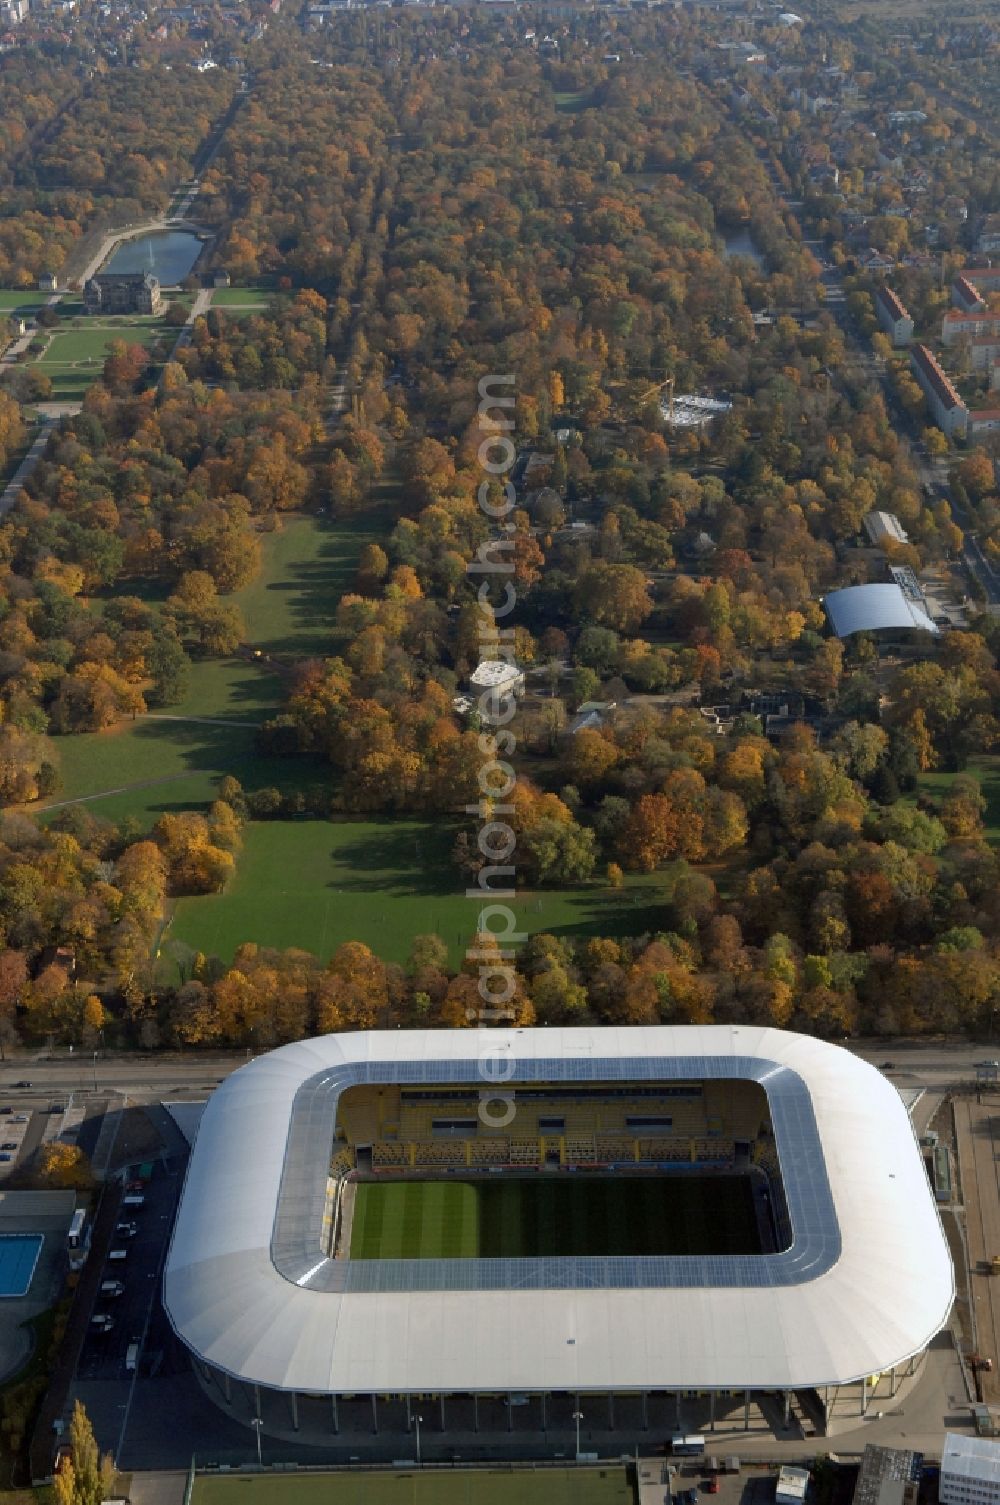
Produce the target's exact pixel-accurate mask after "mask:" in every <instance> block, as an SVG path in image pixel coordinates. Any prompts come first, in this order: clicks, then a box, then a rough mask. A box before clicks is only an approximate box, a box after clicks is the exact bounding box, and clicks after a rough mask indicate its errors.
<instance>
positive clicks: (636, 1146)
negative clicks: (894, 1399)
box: [164, 1026, 964, 1505]
mask: <svg viewBox="0 0 1000 1505" xmlns="http://www.w3.org/2000/svg"><path fill="white" fill-rule="evenodd" d="M497 1082H502V1084H503V1085H502V1086H497V1085H495V1084H496V1083H497ZM581 1170H587V1171H588V1172H589V1173H590V1174H588V1175H580V1174H578V1172H580V1171H581ZM602 1172H603V1173H604V1174H602ZM404 1183H405V1184H404ZM396 1197H403V1198H405V1200H406V1207H407V1213H406V1217H405V1218H404V1217H396V1218H395V1221H394V1220H393V1215H391V1204H392V1199H393V1198H396ZM497 1198H500V1199H501V1200H502V1201H503V1202H504V1204H505V1206H507V1207H508V1209H512V1210H509V1211H508V1214H507V1217H506V1221H504V1220H503V1219H500V1220H499V1221H494V1222H492V1223H491V1221H490V1216H488V1215H487V1214H488V1211H489V1208H490V1207H491V1206H495V1204H496V1200H497ZM594 1198H596V1199H597V1200H596V1201H587V1208H588V1209H589V1211H588V1212H587V1216H586V1217H585V1218H583V1219H580V1218H578V1217H575V1216H573V1217H570V1216H568V1215H567V1214H566V1209H567V1208H570V1209H575V1210H576V1211H577V1212H579V1210H580V1208H581V1206H582V1202H581V1199H583V1200H585V1201H586V1200H587V1199H594ZM692 1198H694V1199H695V1200H696V1201H697V1202H698V1203H699V1207H700V1206H701V1202H702V1199H703V1200H704V1204H705V1206H706V1207H707V1206H708V1205H709V1204H711V1206H712V1207H714V1208H715V1209H716V1210H718V1211H719V1212H720V1213H723V1214H724V1218H725V1219H727V1220H728V1222H727V1227H726V1232H725V1235H724V1236H723V1234H722V1233H721V1232H720V1230H719V1228H718V1227H717V1225H716V1223H715V1221H713V1219H710V1218H703V1217H689V1216H685V1215H684V1212H683V1209H684V1208H685V1207H690V1205H691V1199H692ZM448 1199H452V1200H451V1201H449V1200H448ZM511 1199H513V1201H512V1200H511ZM713 1199H714V1200H713ZM719 1199H721V1200H719ZM452 1202H453V1203H454V1206H455V1207H456V1208H460V1207H461V1208H464V1209H465V1212H464V1213H462V1214H461V1215H459V1216H457V1217H455V1218H450V1217H445V1216H444V1214H443V1212H442V1209H443V1208H444V1207H445V1206H448V1207H451V1206H452ZM528 1202H531V1203H532V1204H533V1205H534V1207H535V1216H534V1219H533V1220H532V1219H531V1218H528V1217H525V1216H519V1215H518V1209H519V1208H523V1207H524V1206H526V1205H527V1203H528ZM376 1203H377V1204H378V1206H377V1216H375V1215H374V1213H373V1208H375V1207H376ZM599 1204H600V1206H601V1207H603V1208H604V1209H605V1211H604V1214H603V1217H599V1216H596V1214H595V1216H593V1217H592V1216H591V1215H590V1214H591V1213H593V1212H594V1209H596V1208H598V1205H599ZM633 1205H634V1206H635V1207H636V1208H638V1209H640V1211H639V1214H638V1215H637V1216H636V1217H634V1218H633V1217H631V1216H630V1211H631V1209H632V1207H633ZM540 1206H544V1207H545V1208H547V1213H546V1215H545V1216H540V1215H539V1214H538V1208H539V1207H540ZM560 1209H561V1210H560ZM649 1209H654V1211H655V1210H656V1209H658V1212H656V1216H657V1217H659V1219H660V1224H659V1225H657V1227H653V1226H652V1225H653V1223H655V1222H656V1217H652V1216H651V1214H650V1212H649ZM425 1212H426V1218H425V1217H424V1214H425ZM463 1217H465V1221H464V1222H463ZM477 1219H478V1221H477ZM953 1296H954V1278H953V1271H952V1265H951V1260H950V1257H949V1253H948V1248H947V1244H946V1242H945V1238H944V1235H943V1232H942V1228H941V1224H940V1221H939V1218H938V1212H937V1208H936V1206H935V1203H934V1200H933V1198H932V1196H931V1191H930V1187H929V1183H928V1180H927V1176H926V1173H925V1171H924V1167H923V1163H922V1161H921V1158H920V1153H919V1149H918V1146H917V1142H916V1139H915V1137H914V1134H913V1130H912V1127H911V1124H910V1120H909V1117H908V1115H907V1112H906V1109H905V1107H904V1105H903V1103H902V1101H901V1099H900V1097H899V1094H898V1093H897V1091H896V1089H895V1088H894V1087H893V1086H892V1084H891V1083H890V1082H888V1081H887V1080H886V1079H885V1077H884V1076H882V1074H881V1073H880V1072H878V1071H876V1070H875V1069H874V1068H873V1067H872V1066H870V1065H868V1064H867V1063H866V1062H864V1061H862V1060H860V1059H859V1058H858V1057H856V1056H854V1055H852V1054H850V1053H849V1052H848V1051H845V1050H842V1049H840V1048H838V1047H836V1046H833V1045H830V1044H827V1043H825V1042H823V1041H820V1040H816V1039H811V1038H808V1037H806V1036H803V1035H795V1034H790V1033H787V1032H784V1031H780V1030H774V1029H761V1028H756V1027H735V1026H705V1027H683V1028H659V1027H657V1028H633V1029H523V1030H500V1029H496V1030H457V1029H456V1030H441V1031H437V1030H429V1031H423V1030H413V1031H401V1030H400V1031H392V1032H384V1033H358V1034H342V1035H326V1036H323V1037H321V1038H318V1039H313V1040H303V1041H300V1042H297V1043H296V1044H293V1045H287V1046H284V1047H282V1048H281V1049H279V1050H274V1051H272V1052H270V1053H269V1054H267V1055H264V1056H261V1057H258V1058H257V1059H256V1060H255V1061H253V1062H252V1063H250V1064H249V1065H247V1066H245V1067H243V1068H242V1069H241V1070H239V1071H237V1072H236V1073H235V1074H234V1075H233V1076H231V1077H229V1078H228V1079H227V1080H226V1082H225V1083H224V1084H223V1085H222V1086H220V1088H219V1089H218V1091H217V1092H215V1093H214V1094H213V1096H212V1098H211V1100H210V1102H209V1104H208V1107H207V1109H206V1111H205V1114H204V1117H203V1119H202V1122H201V1127H200V1130H199V1134H198V1139H197V1142H196V1144H195V1148H194V1152H193V1155H192V1158H191V1161H190V1164H189V1168H188V1173H187V1179H186V1182H185V1186H184V1192H183V1196H182V1199H181V1204H180V1209H179V1212H178V1216H177V1222H176V1226H175V1228H174V1231H173V1235H172V1239H171V1243H170V1247H169V1252H168V1256H167V1262H166V1270H165V1275H164V1304H165V1308H166V1311H167V1314H168V1316H169V1319H170V1321H171V1323H172V1325H173V1328H174V1331H175V1332H176V1334H177V1336H178V1337H179V1339H180V1340H181V1342H182V1343H183V1344H184V1345H185V1346H186V1348H187V1350H188V1351H189V1353H190V1355H191V1357H192V1360H193V1362H194V1366H195V1369H196V1372H197V1374H198V1375H199V1376H200V1378H201V1381H202V1383H203V1385H204V1387H205V1389H206V1391H207V1392H208V1394H209V1395H210V1396H211V1397H212V1399H213V1400H214V1401H215V1402H216V1403H217V1404H219V1405H220V1406H222V1407H223V1408H224V1409H226V1410H227V1411H228V1412H229V1414H230V1415H232V1416H234V1417H236V1418H237V1419H239V1420H241V1421H243V1422H245V1423H249V1422H250V1421H251V1420H252V1419H253V1418H254V1417H257V1418H260V1419H261V1420H262V1423H263V1426H264V1429H265V1431H268V1430H273V1431H281V1430H283V1431H286V1432H287V1431H289V1430H292V1429H299V1428H300V1427H302V1428H304V1429H305V1430H307V1431H309V1432H312V1431H314V1430H315V1429H316V1428H320V1429H322V1430H323V1431H324V1433H325V1435H326V1436H327V1437H329V1436H330V1435H331V1434H333V1433H335V1432H337V1430H338V1429H339V1428H340V1426H341V1425H342V1422H343V1418H344V1416H345V1414H346V1413H345V1406H347V1407H349V1408H353V1409H351V1410H350V1415H351V1416H352V1417H353V1418H354V1420H352V1421H351V1422H350V1425H351V1426H353V1427H355V1428H356V1427H357V1425H358V1423H357V1419H356V1418H357V1407H358V1406H359V1405H361V1406H363V1408H364V1415H365V1416H366V1417H367V1418H368V1419H367V1422H366V1425H367V1426H368V1427H369V1428H370V1429H371V1430H372V1431H378V1430H379V1429H380V1428H381V1429H383V1430H387V1431H389V1430H392V1429H399V1430H403V1429H404V1428H406V1429H409V1428H410V1427H411V1426H412V1423H413V1418H414V1415H415V1412H414V1404H415V1402H416V1401H417V1399H418V1398H419V1406H420V1408H421V1415H422V1419H424V1420H425V1424H426V1426H427V1427H431V1426H433V1428H434V1429H435V1430H437V1428H438V1417H440V1431H441V1432H444V1431H446V1430H447V1429H448V1428H449V1427H453V1428H455V1429H460V1428H461V1429H467V1430H469V1431H471V1430H472V1429H473V1428H475V1430H477V1431H478V1430H479V1429H480V1428H481V1427H483V1428H484V1429H490V1428H503V1429H504V1430H510V1429H512V1428H513V1427H514V1426H515V1424H516V1426H517V1428H518V1429H519V1430H520V1429H523V1428H525V1427H528V1428H530V1429H532V1430H536V1431H537V1430H538V1429H539V1428H541V1429H542V1430H544V1429H545V1428H546V1427H547V1426H556V1425H558V1426H559V1427H562V1428H565V1429H570V1428H571V1426H572V1421H571V1419H570V1418H571V1417H572V1415H573V1412H574V1411H581V1410H582V1412H583V1414H584V1415H585V1416H587V1418H588V1422H587V1425H588V1428H594V1427H597V1428H600V1427H602V1426H603V1425H604V1421H603V1417H604V1416H605V1415H606V1416H607V1418H608V1422H607V1424H608V1426H609V1428H610V1429H612V1430H613V1429H614V1426H615V1420H614V1417H615V1409H616V1407H617V1408H618V1414H619V1417H620V1419H621V1420H622V1423H623V1424H625V1423H626V1411H627V1418H628V1421H627V1424H629V1425H634V1426H636V1427H638V1426H639V1425H643V1426H648V1425H649V1416H650V1414H651V1413H652V1414H654V1415H655V1416H659V1415H660V1414H661V1413H662V1415H663V1416H664V1417H666V1415H667V1413H668V1409H669V1415H670V1418H671V1423H670V1429H673V1426H674V1425H675V1424H674V1422H673V1417H674V1408H675V1407H676V1408H677V1416H678V1418H679V1415H680V1407H681V1406H682V1405H683V1406H684V1407H685V1408H693V1407H694V1406H695V1405H696V1404H697V1405H698V1406H700V1407H701V1408H703V1410H704V1412H705V1416H704V1420H703V1421H702V1420H701V1417H700V1414H699V1423H700V1424H704V1425H706V1426H708V1427H709V1428H711V1427H712V1426H714V1418H715V1415H716V1405H717V1403H718V1404H720V1405H722V1406H723V1407H724V1408H725V1409H727V1410H732V1409H733V1408H734V1407H736V1408H740V1409H742V1408H743V1407H744V1406H745V1416H746V1421H745V1425H748V1424H749V1416H750V1405H751V1398H752V1394H753V1392H755V1391H770V1392H774V1391H779V1392H782V1393H783V1394H784V1396H785V1405H786V1409H787V1406H788V1404H789V1397H790V1395H791V1393H792V1392H794V1391H797V1390H811V1391H814V1392H817V1397H816V1401H817V1405H818V1407H819V1408H820V1409H821V1411H824V1410H825V1415H826V1417H827V1419H828V1421H829V1418H830V1415H831V1411H832V1410H833V1409H834V1408H837V1410H838V1413H840V1412H842V1411H843V1408H844V1406H846V1405H847V1404H848V1401H847V1398H846V1397H845V1394H844V1393H843V1392H842V1390H841V1387H845V1386H846V1387H852V1388H851V1389H850V1391H849V1392H848V1395H849V1396H850V1402H849V1404H850V1406H851V1408H852V1413H853V1415H854V1416H855V1417H856V1416H857V1415H859V1414H865V1412H866V1411H867V1407H868V1405H869V1403H870V1400H871V1386H872V1384H873V1383H874V1382H875V1381H874V1380H873V1377H876V1379H877V1382H878V1384H879V1387H880V1388H879V1396H880V1397H881V1395H883V1394H885V1395H886V1396H888V1395H892V1394H895V1391H896V1386H897V1381H898V1378H899V1376H900V1375H901V1374H904V1373H912V1372H913V1371H914V1369H915V1367H916V1366H917V1365H918V1364H919V1362H920V1359H921V1357H922V1355H923V1353H924V1351H925V1349H926V1348H927V1345H928V1344H929V1343H930V1341H931V1339H932V1338H933V1337H934V1336H935V1334H936V1333H938V1332H939V1331H940V1330H941V1328H942V1327H943V1326H944V1325H945V1323H946V1322H947V1320H948V1316H949V1313H950V1310H951V1306H952V1300H953ZM692 1393H699V1394H700V1399H698V1400H697V1401H696V1400H695V1399H684V1400H683V1401H682V1399H681V1397H682V1396H685V1395H687V1396H691V1395H692ZM657 1408H659V1410H658V1409H657ZM685 1419H686V1420H687V1421H688V1423H689V1424H690V1420H691V1418H690V1416H688V1417H686V1418H685ZM852 1425H856V1422H852ZM397 1456H409V1455H408V1454H397ZM942 1498H944V1497H942ZM962 1505H964V1501H963V1502H962Z"/></svg>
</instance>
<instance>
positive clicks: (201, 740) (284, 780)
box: [32, 659, 323, 828]
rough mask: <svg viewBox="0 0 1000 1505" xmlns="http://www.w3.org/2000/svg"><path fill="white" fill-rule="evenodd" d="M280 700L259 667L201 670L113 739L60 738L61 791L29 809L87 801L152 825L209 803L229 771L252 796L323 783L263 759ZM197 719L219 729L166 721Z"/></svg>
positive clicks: (106, 735)
mask: <svg viewBox="0 0 1000 1505" xmlns="http://www.w3.org/2000/svg"><path fill="white" fill-rule="evenodd" d="M279 700H280V685H279V683H278V681H277V680H276V679H275V678H274V677H273V676H272V675H269V674H267V673H266V672H263V671H261V670H260V669H259V668H257V667H256V666H254V665H251V664H247V663H244V662H243V661H242V660H239V659H227V660H222V661H210V662H207V663H204V664H195V665H194V667H193V669H192V673H191V682H190V686H189V689H188V692H187V694H186V695H185V697H184V699H183V700H182V701H181V702H179V703H178V704H177V705H175V706H168V707H165V708H164V710H163V712H162V713H160V712H155V713H154V714H153V715H152V716H151V717H149V718H140V719H138V720H136V721H129V722H125V723H124V724H122V725H121V726H118V727H114V728H112V729H111V730H109V731H106V732H83V733H78V734H76V735H74V736H69V737H53V738H52V741H51V748H52V753H53V759H54V761H55V763H56V764H57V766H58V768H59V773H60V785H59V789H58V790H57V792H56V793H55V794H54V795H53V796H52V797H51V798H50V799H48V800H46V801H45V803H44V804H43V805H40V806H33V807H32V809H34V810H36V811H38V812H39V813H44V812H45V811H46V810H51V811H53V813H54V812H55V810H56V809H58V808H61V807H64V806H65V804H66V802H67V801H74V800H81V799H83V800H85V801H86V804H87V808H88V809H89V810H91V811H92V812H93V813H94V814H95V815H100V816H102V817H103V818H104V819H106V820H111V821H120V820H122V819H124V818H125V817H126V816H134V817H135V818H136V819H138V820H139V821H140V822H141V823H142V825H143V827H144V828H148V827H149V826H151V825H152V824H153V823H154V822H155V821H156V820H157V818H158V817H159V816H160V815H161V814H162V813H163V812H164V811H165V810H193V809H201V808H204V807H205V806H206V805H208V804H210V803H211V801H212V800H213V799H215V798H217V790H218V782H219V779H220V778H221V777H222V776H223V775H224V774H227V773H231V774H233V775H234V776H235V777H236V778H238V779H239V780H240V782H241V783H242V784H243V785H244V786H245V787H246V788H247V789H260V788H263V787H264V786H266V785H273V784H281V785H283V786H284V787H285V788H288V787H300V786H301V785H302V784H307V783H317V782H321V781H322V777H323V774H322V770H321V769H317V768H316V767H315V766H314V765H312V764H310V763H306V762H305V761H304V760H300V759H297V758H293V759H286V758H263V757H261V756H260V755H259V754H258V753H257V752H256V750H255V735H256V727H257V725H258V724H259V723H260V722H261V721H263V720H264V719H265V718H266V717H267V716H268V715H271V714H272V713H273V712H274V710H275V709H276V707H277V705H278V704H279ZM198 716H205V717H210V718H211V719H212V721H213V722H218V723H220V724H218V725H205V724H203V723H201V722H198V721H193V720H171V719H169V718H171V717H198ZM161 718H162V719H161Z"/></svg>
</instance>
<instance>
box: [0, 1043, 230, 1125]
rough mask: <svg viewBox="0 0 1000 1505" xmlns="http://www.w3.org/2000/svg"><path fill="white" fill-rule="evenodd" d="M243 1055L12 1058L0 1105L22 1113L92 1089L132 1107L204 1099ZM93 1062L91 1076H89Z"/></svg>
mask: <svg viewBox="0 0 1000 1505" xmlns="http://www.w3.org/2000/svg"><path fill="white" fill-rule="evenodd" d="M247 1058H248V1052H247V1051H245V1050H243V1051H239V1052H236V1053H230V1054H227V1055H219V1056H201V1055H198V1056H195V1055H190V1056H188V1055H180V1054H176V1055H175V1054H171V1055H167V1056H161V1055H156V1056H146V1057H142V1056H117V1055H114V1056H113V1055H102V1054H101V1053H100V1052H98V1054H97V1061H96V1063H95V1061H94V1053H93V1051H87V1050H83V1051H76V1052H74V1054H73V1055H72V1056H70V1055H68V1054H67V1053H65V1052H64V1053H61V1054H60V1056H59V1057H58V1058H56V1059H47V1058H46V1057H45V1056H44V1054H42V1053H39V1054H38V1055H37V1056H35V1057H31V1056H18V1057H17V1058H16V1059H14V1060H8V1061H6V1062H4V1063H3V1064H2V1065H0V1102H2V1103H3V1104H8V1103H9V1104H11V1105H13V1106H15V1107H19V1106H23V1107H24V1110H25V1112H27V1111H29V1110H30V1109H31V1108H33V1107H37V1106H38V1105H39V1104H40V1103H48V1102H49V1100H50V1099H51V1100H53V1101H55V1100H59V1101H65V1100H66V1099H67V1098H68V1097H69V1095H70V1094H71V1093H72V1094H74V1095H76V1096H80V1095H92V1094H93V1093H94V1091H95V1079H96V1084H97V1092H98V1093H99V1094H107V1093H108V1092H109V1091H113V1092H117V1093H121V1094H123V1095H124V1096H126V1097H128V1098H130V1099H131V1100H132V1101H133V1102H136V1103H153V1102H159V1101H160V1099H161V1098H164V1097H165V1098H173V1097H178V1096H181V1095H185V1096H189V1097H190V1096H194V1097H204V1096H205V1094H206V1093H207V1092H211V1091H212V1089H213V1088H214V1087H216V1086H217V1085H218V1083H219V1081H220V1080H224V1079H225V1078H226V1077H227V1076H228V1075H229V1074H230V1072H232V1071H235V1070H236V1069H237V1068H238V1067H239V1066H245V1065H246V1063H247ZM95 1064H96V1073H95ZM19 1081H30V1083H31V1086H30V1088H24V1087H15V1085H14V1084H15V1082H19Z"/></svg>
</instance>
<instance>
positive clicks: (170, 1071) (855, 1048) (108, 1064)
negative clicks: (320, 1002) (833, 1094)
mask: <svg viewBox="0 0 1000 1505" xmlns="http://www.w3.org/2000/svg"><path fill="white" fill-rule="evenodd" d="M843 1044H844V1048H845V1049H847V1050H850V1051H851V1052H852V1053H853V1054H854V1055H857V1056H859V1057H860V1058H861V1059H862V1060H864V1061H868V1062H869V1063H870V1064H871V1065H873V1066H883V1065H885V1066H887V1070H886V1075H887V1076H888V1077H889V1078H890V1080H891V1081H893V1082H895V1084H896V1085H897V1086H898V1087H899V1088H901V1089H904V1090H905V1089H914V1088H918V1087H919V1088H926V1089H929V1090H932V1091H938V1092H944V1091H945V1090H947V1089H948V1088H949V1087H951V1086H953V1085H958V1084H962V1083H968V1082H974V1081H975V1078H976V1071H975V1063H976V1062H977V1061H981V1060H983V1059H984V1057H992V1056H993V1055H994V1054H996V1055H997V1056H1000V1043H997V1044H982V1043H980V1044H967V1043H965V1042H960V1043H956V1042H953V1041H952V1042H941V1043H930V1042H923V1041H920V1042H917V1041H904V1042H901V1043H900V1042H896V1041H888V1042H887V1041H876V1042H870V1041H865V1042H863V1043H859V1044H851V1043H850V1042H848V1041H845V1042H843ZM250 1058H251V1052H250V1051H248V1050H246V1049H243V1050H237V1051H219V1052H217V1053H213V1054H211V1055H202V1054H200V1053H199V1054H194V1053H191V1054H186V1053H182V1052H171V1053H169V1054H168V1053H163V1052H158V1053H157V1054H156V1055H148V1056H142V1055H117V1054H101V1053H100V1052H98V1058H97V1062H96V1066H97V1073H96V1080H97V1091H98V1092H99V1093H107V1092H109V1091H112V1092H116V1093H121V1094H124V1095H125V1096H127V1097H128V1098H130V1099H131V1100H132V1101H133V1102H136V1103H150V1102H158V1101H159V1100H160V1099H161V1097H167V1098H172V1097H175V1096H188V1097H191V1096H194V1097H199V1096H204V1095H205V1094H206V1093H207V1092H211V1091H212V1090H213V1088H215V1087H216V1086H218V1084H219V1082H220V1081H224V1080H225V1078H226V1077H227V1076H228V1075H229V1074H230V1072H232V1071H236V1070H237V1069H238V1068H239V1067H240V1066H245V1065H246V1063H247V1061H248V1060H249V1059H250ZM889 1062H891V1063H892V1064H891V1067H889V1066H888V1063H889ZM94 1065H95V1063H94V1058H93V1052H91V1051H86V1050H84V1051H74V1053H73V1054H72V1055H70V1054H69V1053H68V1052H67V1051H66V1050H65V1049H60V1050H59V1052H58V1054H55V1053H53V1054H51V1055H50V1054H47V1053H46V1052H45V1051H38V1052H37V1053H35V1054H30V1053H27V1052H25V1053H19V1054H18V1055H17V1056H15V1057H13V1058H11V1059H9V1060H7V1061H5V1062H3V1063H0V1102H3V1103H11V1104H14V1105H18V1104H22V1103H23V1105H24V1107H25V1111H27V1110H28V1109H29V1108H30V1107H35V1106H37V1105H38V1104H39V1103H41V1102H43V1101H44V1102H46V1103H47V1102H48V1101H49V1099H53V1100H56V1099H65V1098H67V1097H68V1096H69V1094H70V1093H74V1094H76V1095H77V1096H78V1097H79V1096H81V1095H84V1096H90V1095H92V1094H93V1093H94V1081H95V1073H94ZM22 1080H28V1081H30V1082H31V1087H30V1089H25V1088H16V1087H15V1086H14V1083H15V1082H18V1081H22Z"/></svg>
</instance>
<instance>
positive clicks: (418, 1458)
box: [413, 1415, 424, 1467]
mask: <svg viewBox="0 0 1000 1505" xmlns="http://www.w3.org/2000/svg"><path fill="white" fill-rule="evenodd" d="M423 1419H424V1418H423V1417H422V1416H417V1415H414V1417H413V1420H414V1421H415V1422H416V1424H417V1466H418V1467H419V1466H420V1423H421V1422H422V1421H423Z"/></svg>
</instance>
